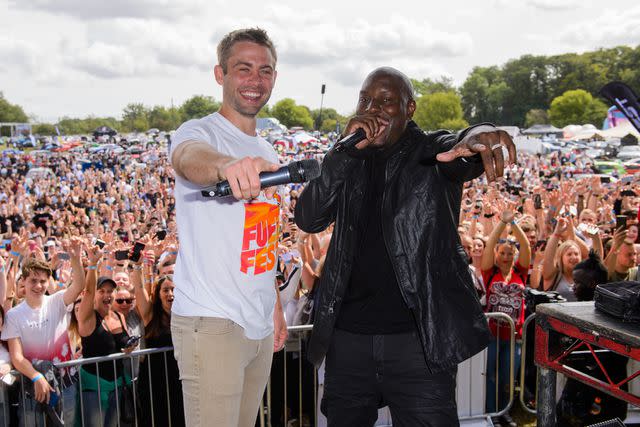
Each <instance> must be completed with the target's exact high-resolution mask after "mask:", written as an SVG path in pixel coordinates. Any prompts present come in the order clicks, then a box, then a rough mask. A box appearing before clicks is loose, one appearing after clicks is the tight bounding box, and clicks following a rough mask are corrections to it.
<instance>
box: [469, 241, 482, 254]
mask: <svg viewBox="0 0 640 427" xmlns="http://www.w3.org/2000/svg"><path fill="white" fill-rule="evenodd" d="M483 252H484V241H483V240H482V239H473V249H472V250H471V256H472V257H481V256H482V253H483Z"/></svg>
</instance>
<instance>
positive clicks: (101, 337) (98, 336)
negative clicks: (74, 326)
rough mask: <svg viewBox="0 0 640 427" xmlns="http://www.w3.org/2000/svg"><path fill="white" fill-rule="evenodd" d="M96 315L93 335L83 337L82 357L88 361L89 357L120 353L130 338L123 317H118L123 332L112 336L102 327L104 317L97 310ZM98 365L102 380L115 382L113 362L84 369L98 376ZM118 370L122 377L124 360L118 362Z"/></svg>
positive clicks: (94, 364) (86, 366)
mask: <svg viewBox="0 0 640 427" xmlns="http://www.w3.org/2000/svg"><path fill="white" fill-rule="evenodd" d="M94 312H95V313H96V327H95V329H94V330H93V332H92V333H91V335H88V336H86V337H82V356H83V357H84V358H85V359H87V358H89V357H100V356H108V355H110V354H113V353H120V351H121V350H120V349H122V348H124V347H125V345H126V343H127V339H128V338H129V334H127V330H126V328H125V327H124V324H123V323H122V317H121V316H120V315H118V320H120V325H121V326H122V332H119V333H117V334H112V333H111V331H109V330H106V329H105V328H104V326H103V325H102V320H103V318H102V316H100V313H98V311H97V310H94ZM96 365H98V368H99V370H100V372H99V373H100V375H99V376H100V378H102V379H105V380H108V381H113V380H114V379H115V375H114V367H113V362H112V361H108V362H100V363H97V364H96V363H90V364H88V365H83V369H84V370H86V371H87V372H89V373H91V374H93V375H98V374H97V373H96ZM116 369H117V371H118V376H121V375H122V360H117V361H116Z"/></svg>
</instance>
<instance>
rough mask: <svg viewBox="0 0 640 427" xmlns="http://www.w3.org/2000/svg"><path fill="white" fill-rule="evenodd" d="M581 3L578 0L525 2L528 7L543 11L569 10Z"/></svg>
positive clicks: (530, 0)
mask: <svg viewBox="0 0 640 427" xmlns="http://www.w3.org/2000/svg"><path fill="white" fill-rule="evenodd" d="M581 3H582V2H581V1H580V0H527V4H528V5H529V6H532V7H534V8H536V9H542V10H545V11H560V10H570V9H573V8H575V7H578V6H579V5H580V4H581Z"/></svg>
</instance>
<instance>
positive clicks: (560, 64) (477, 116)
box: [460, 46, 640, 126]
mask: <svg viewBox="0 0 640 427" xmlns="http://www.w3.org/2000/svg"><path fill="white" fill-rule="evenodd" d="M612 80H620V81H623V82H625V83H627V84H628V85H629V86H631V87H632V88H635V89H636V90H638V89H639V88H640V46H636V47H634V48H632V47H626V46H621V47H615V48H612V49H599V50H597V51H593V52H586V53H583V54H580V55H578V54H575V53H567V54H562V55H555V56H548V57H547V56H532V55H525V56H522V57H520V58H518V59H514V60H511V61H508V62H507V63H506V64H504V65H503V66H501V67H496V66H493V67H476V68H474V69H473V70H472V71H471V73H470V74H469V76H468V77H467V79H466V80H465V82H464V83H463V85H462V87H461V88H460V94H461V95H462V105H463V109H464V116H465V118H466V119H467V120H468V121H469V122H471V123H478V122H484V121H489V122H493V123H496V124H499V125H517V126H523V125H526V124H527V123H528V122H527V113H528V112H530V111H531V110H546V109H548V108H549V106H550V104H551V101H552V100H553V99H555V98H556V97H558V96H560V95H562V94H563V93H564V92H566V91H568V90H574V89H577V88H582V89H584V90H586V91H587V92H588V93H590V94H591V95H592V96H593V97H597V96H598V95H597V93H598V90H600V88H601V87H602V86H604V85H605V84H606V83H608V82H610V81H612ZM589 108H590V109H593V108H595V111H594V112H593V114H592V117H593V118H591V120H590V121H591V122H593V123H594V124H599V122H598V120H599V119H598V120H594V118H598V117H599V114H600V108H599V107H598V106H597V103H596V104H594V105H593V106H591V107H589Z"/></svg>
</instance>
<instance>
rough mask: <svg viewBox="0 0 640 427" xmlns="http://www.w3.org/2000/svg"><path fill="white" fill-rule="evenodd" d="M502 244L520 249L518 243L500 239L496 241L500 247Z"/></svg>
mask: <svg viewBox="0 0 640 427" xmlns="http://www.w3.org/2000/svg"><path fill="white" fill-rule="evenodd" d="M503 243H508V244H510V245H511V246H515V247H516V248H518V249H520V243H518V242H516V241H515V240H511V239H500V240H498V244H499V245H502V244H503Z"/></svg>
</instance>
